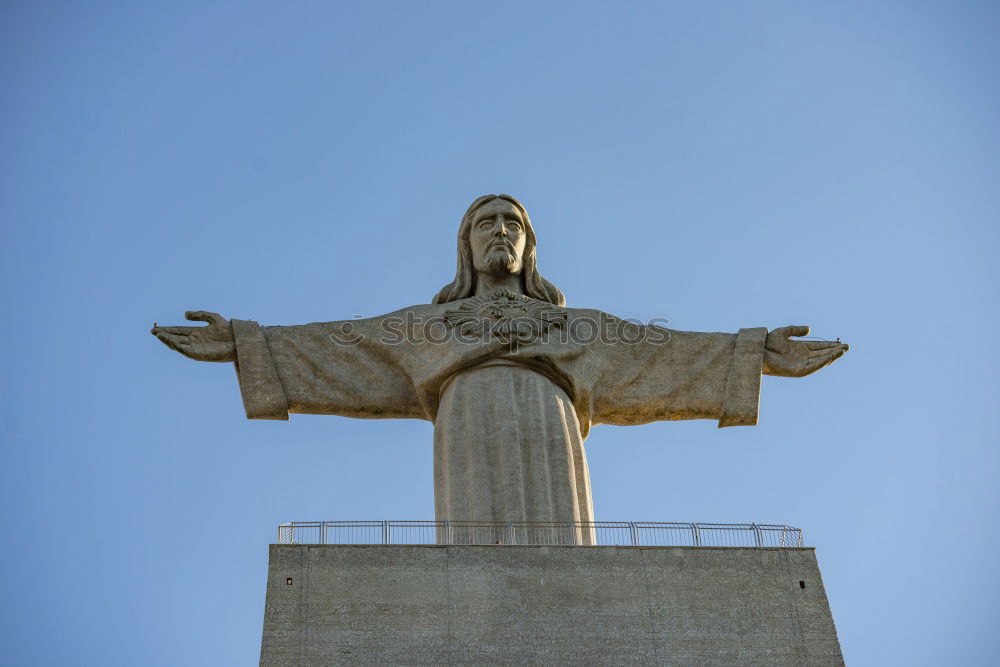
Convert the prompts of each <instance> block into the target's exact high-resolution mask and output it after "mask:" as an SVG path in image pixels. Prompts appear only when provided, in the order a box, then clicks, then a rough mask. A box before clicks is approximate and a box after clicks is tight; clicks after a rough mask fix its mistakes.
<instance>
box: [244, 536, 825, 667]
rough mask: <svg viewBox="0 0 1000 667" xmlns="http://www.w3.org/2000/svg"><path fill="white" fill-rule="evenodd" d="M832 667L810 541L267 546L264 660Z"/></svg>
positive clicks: (822, 595)
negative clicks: (764, 544)
mask: <svg viewBox="0 0 1000 667" xmlns="http://www.w3.org/2000/svg"><path fill="white" fill-rule="evenodd" d="M428 663H433V664H484V663H488V664H511V665H514V664H518V665H521V664H531V663H534V664H540V663H544V664H547V665H548V664H552V665H556V664H593V665H597V664H601V665H604V664H639V665H664V664H667V665H806V664H809V665H842V664H843V658H842V656H841V652H840V645H839V643H838V641H837V634H836V630H835V628H834V624H833V618H832V617H831V615H830V610H829V606H828V604H827V599H826V592H825V590H824V589H823V582H822V579H821V578H820V573H819V567H818V566H817V563H816V555H815V552H814V550H813V549H809V548H799V549H793V548H781V549H776V548H775V549H772V548H738V547H578V546H566V547H560V546H355V545H322V546H320V545H271V553H270V565H269V570H268V582H267V601H266V606H265V612H264V633H263V641H262V647H261V664H262V665H268V666H271V665H334V664H344V665H346V664H399V665H413V664H428Z"/></svg>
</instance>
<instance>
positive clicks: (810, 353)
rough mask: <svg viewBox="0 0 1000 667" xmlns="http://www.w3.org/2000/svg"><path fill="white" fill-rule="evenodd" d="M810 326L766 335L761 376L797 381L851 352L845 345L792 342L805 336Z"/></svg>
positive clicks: (821, 342) (784, 329) (781, 330)
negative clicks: (781, 377) (787, 378)
mask: <svg viewBox="0 0 1000 667" xmlns="http://www.w3.org/2000/svg"><path fill="white" fill-rule="evenodd" d="M808 335H809V327H803V326H797V327H781V328H780V329H775V330H774V331H772V332H770V333H769V334H767V342H766V343H765V344H764V371H763V372H764V375H782V376H784V377H793V378H800V377H804V376H806V375H809V374H810V373H815V372H816V371H818V370H819V369H821V368H823V367H824V366H828V365H829V364H832V363H833V362H834V361H836V360H837V359H838V358H840V357H841V356H842V355H843V354H844V352H847V350H849V349H850V346H849V345H847V344H846V343H840V342H836V343H833V342H830V341H811V340H810V341H806V340H791V338H789V337H790V336H808Z"/></svg>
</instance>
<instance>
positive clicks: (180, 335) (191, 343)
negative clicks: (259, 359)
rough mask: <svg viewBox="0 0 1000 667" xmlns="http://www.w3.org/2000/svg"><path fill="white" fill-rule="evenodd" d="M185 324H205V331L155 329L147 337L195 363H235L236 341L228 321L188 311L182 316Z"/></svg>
mask: <svg viewBox="0 0 1000 667" xmlns="http://www.w3.org/2000/svg"><path fill="white" fill-rule="evenodd" d="M184 317H186V318H187V319H189V320H194V321H201V322H208V326H207V327H159V326H154V327H153V329H152V331H150V333H151V334H153V335H154V336H156V337H157V338H159V339H160V341H161V342H162V343H163V344H164V345H166V346H167V347H169V348H172V349H174V350H177V351H178V352H180V353H181V354H183V355H184V356H186V357H191V358H192V359H195V360H196V361H235V360H236V340H235V339H234V338H233V329H232V326H230V324H229V320H227V319H226V318H224V317H223V316H222V315H219V314H218V313H209V312H207V311H204V310H189V311H188V312H186V313H184Z"/></svg>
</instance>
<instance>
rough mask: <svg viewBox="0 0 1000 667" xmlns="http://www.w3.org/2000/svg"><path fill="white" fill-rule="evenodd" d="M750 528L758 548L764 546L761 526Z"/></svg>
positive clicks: (754, 525) (751, 526) (755, 525)
mask: <svg viewBox="0 0 1000 667" xmlns="http://www.w3.org/2000/svg"><path fill="white" fill-rule="evenodd" d="M750 528H752V529H753V536H754V540H755V541H756V542H757V546H758V547H762V546H764V536H763V535H761V533H760V526H758V525H757V524H755V523H751V524H750Z"/></svg>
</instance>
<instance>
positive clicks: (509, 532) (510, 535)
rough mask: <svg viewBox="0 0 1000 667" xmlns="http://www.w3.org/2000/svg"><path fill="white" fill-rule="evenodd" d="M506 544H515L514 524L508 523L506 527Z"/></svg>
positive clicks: (504, 541)
mask: <svg viewBox="0 0 1000 667" xmlns="http://www.w3.org/2000/svg"><path fill="white" fill-rule="evenodd" d="M503 543H504V544H514V522H513V521H508V522H507V525H506V526H504V539H503Z"/></svg>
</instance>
